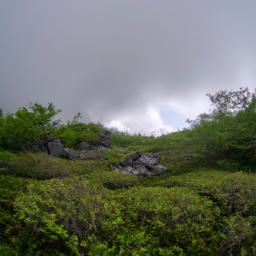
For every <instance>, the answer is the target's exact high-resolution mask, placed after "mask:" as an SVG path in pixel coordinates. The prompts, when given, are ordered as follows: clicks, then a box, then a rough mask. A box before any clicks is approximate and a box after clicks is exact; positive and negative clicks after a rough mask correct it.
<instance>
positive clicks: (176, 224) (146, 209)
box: [102, 187, 219, 255]
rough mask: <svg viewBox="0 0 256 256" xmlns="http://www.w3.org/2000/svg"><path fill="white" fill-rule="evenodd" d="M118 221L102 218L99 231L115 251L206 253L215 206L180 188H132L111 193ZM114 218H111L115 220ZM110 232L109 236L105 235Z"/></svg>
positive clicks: (168, 253)
mask: <svg viewBox="0 0 256 256" xmlns="http://www.w3.org/2000/svg"><path fill="white" fill-rule="evenodd" d="M114 198H115V200H116V201H117V202H118V203H119V204H120V206H119V209H118V210H119V211H120V217H119V222H118V225H114V223H113V222H108V221H107V220H105V222H104V223H103V230H102V234H103V235H104V236H105V239H106V240H108V249H109V248H111V249H112V250H113V248H115V253H113V254H115V255H127V254H128V255H177V254H180V255H183V254H184V255H186V254H188V255H207V254H209V253H210V252H211V248H210V247H209V244H208V241H209V239H210V237H211V234H212V232H213V226H214V215H218V214H219V212H218V209H215V208H214V207H213V204H212V202H211V201H209V200H207V199H202V198H200V197H199V196H198V195H197V194H196V193H194V192H192V191H189V190H187V189H180V188H173V189H167V188H159V187H156V188H142V187H141V188H132V189H129V190H124V191H120V192H119V193H117V194H116V195H115V196H114ZM116 219H117V218H116ZM116 219H115V220H116ZM109 236H111V240H110V239H109V238H108V237H109ZM106 255H108V254H106Z"/></svg>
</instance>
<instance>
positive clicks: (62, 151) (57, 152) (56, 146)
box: [46, 137, 79, 160]
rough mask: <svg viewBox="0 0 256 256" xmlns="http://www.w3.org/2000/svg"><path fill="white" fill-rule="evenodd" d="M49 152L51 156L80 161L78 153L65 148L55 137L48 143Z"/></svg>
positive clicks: (49, 139)
mask: <svg viewBox="0 0 256 256" xmlns="http://www.w3.org/2000/svg"><path fill="white" fill-rule="evenodd" d="M46 147H47V152H48V154H49V155H51V156H56V157H63V158H67V159H69V160H76V159H79V153H78V151H76V150H74V149H72V148H65V147H64V145H63V144H62V142H61V141H60V140H59V139H57V138H54V137H49V138H48V141H47V146H46Z"/></svg>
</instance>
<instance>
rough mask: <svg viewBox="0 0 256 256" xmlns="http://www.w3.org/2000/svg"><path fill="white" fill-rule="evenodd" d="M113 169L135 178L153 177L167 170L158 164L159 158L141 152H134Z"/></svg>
mask: <svg viewBox="0 0 256 256" xmlns="http://www.w3.org/2000/svg"><path fill="white" fill-rule="evenodd" d="M114 168H115V169H116V170H118V171H121V172H124V173H129V174H133V175H137V176H155V175H160V174H161V173H163V172H165V171H166V170H167V169H166V168H165V167H164V166H162V165H161V164H160V157H159V156H156V155H153V154H150V153H141V152H136V153H134V154H132V155H130V156H128V157H126V158H125V159H124V160H123V161H122V162H121V163H120V164H119V165H117V166H115V167H114Z"/></svg>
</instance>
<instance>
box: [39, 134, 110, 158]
mask: <svg viewBox="0 0 256 256" xmlns="http://www.w3.org/2000/svg"><path fill="white" fill-rule="evenodd" d="M110 136H111V132H110V131H107V130H103V132H102V134H101V137H100V140H99V142H98V144H97V145H91V144H89V143H87V142H85V141H82V142H80V143H79V144H78V145H77V147H76V149H77V150H75V149H73V148H65V147H64V145H63V144H62V142H61V141H60V140H59V139H58V138H55V137H48V138H47V140H46V142H45V143H44V145H45V146H44V148H43V151H44V152H47V153H48V154H49V155H52V156H56V157H62V158H67V159H70V160H76V159H81V160H83V159H90V158H93V157H99V156H100V155H101V154H102V152H103V151H104V150H105V149H106V148H110V147H111V143H110Z"/></svg>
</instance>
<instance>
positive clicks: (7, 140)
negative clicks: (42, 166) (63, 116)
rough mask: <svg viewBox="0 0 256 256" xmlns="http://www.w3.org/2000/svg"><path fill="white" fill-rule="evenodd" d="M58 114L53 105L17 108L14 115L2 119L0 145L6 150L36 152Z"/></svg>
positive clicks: (36, 104) (32, 105)
mask: <svg viewBox="0 0 256 256" xmlns="http://www.w3.org/2000/svg"><path fill="white" fill-rule="evenodd" d="M58 113H59V110H56V109H55V107H54V105H53V104H48V106H46V107H45V106H42V105H40V104H38V103H35V104H31V105H29V107H23V108H19V109H18V110H17V111H16V112H15V113H11V114H7V115H6V116H4V117H3V121H2V127H0V131H1V138H0V139H1V144H2V147H3V148H4V149H8V150H38V149H40V147H41V146H42V143H43V140H45V138H46V136H47V135H49V134H50V133H51V132H52V130H53V128H54V124H55V121H54V120H53V118H54V117H55V116H56V115H57V114H58Z"/></svg>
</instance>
